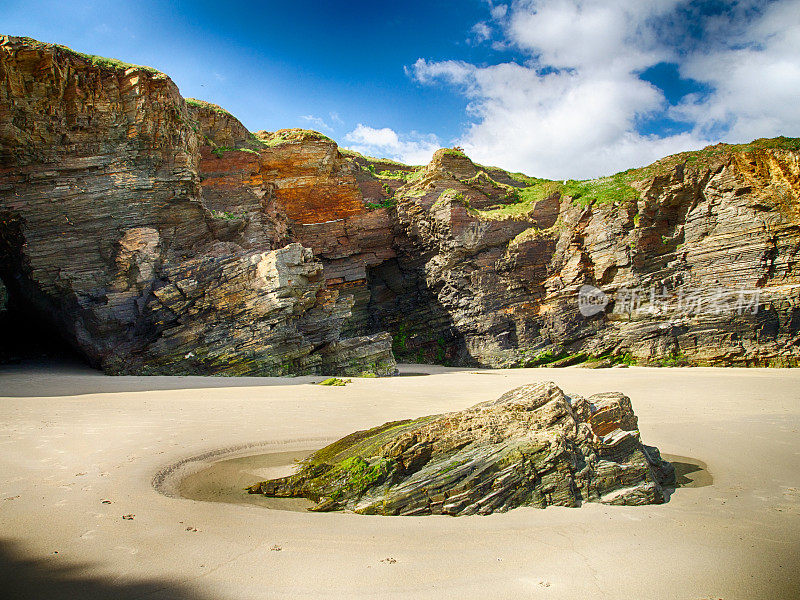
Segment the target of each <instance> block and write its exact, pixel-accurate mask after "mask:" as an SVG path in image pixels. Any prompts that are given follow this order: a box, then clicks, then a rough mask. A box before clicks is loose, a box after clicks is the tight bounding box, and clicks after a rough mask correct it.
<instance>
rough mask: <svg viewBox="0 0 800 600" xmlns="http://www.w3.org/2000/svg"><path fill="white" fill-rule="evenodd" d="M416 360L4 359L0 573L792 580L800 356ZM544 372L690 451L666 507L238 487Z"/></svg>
mask: <svg viewBox="0 0 800 600" xmlns="http://www.w3.org/2000/svg"><path fill="white" fill-rule="evenodd" d="M404 370H405V371H407V372H413V373H419V372H422V371H425V372H430V373H433V374H431V375H428V376H416V377H401V378H393V379H354V380H353V383H352V384H350V385H348V386H346V387H338V388H325V387H321V386H314V385H310V383H311V382H313V381H319V380H320V378H296V379H290V380H280V379H267V378H240V379H227V378H226V379H204V378H197V377H190V378H177V377H175V378H172V377H155V378H137V377H115V378H112V377H104V376H102V375H100V374H98V373H95V372H93V371H90V370H88V369H85V368H83V367H80V366H75V365H48V364H41V365H22V366H15V367H4V368H2V369H0V589H3V590H6V591H10V597H14V598H17V597H19V598H41V597H48V598H49V599H60V598H74V597H82V598H109V597H114V598H116V599H128V598H130V599H132V598H143V597H144V598H172V599H176V598H177V599H187V600H188V599H190V598H191V599H197V600H201V599H206V598H208V599H211V598H223V599H227V598H451V597H459V598H486V597H493V598H611V597H619V598H636V599H639V600H644V599H649V598H686V599H692V600H699V599H701V598H723V599H725V600H730V599H733V598H770V599H777V598H787V599H788V598H797V597H798V596H800V593H799V592H798V590H800V573H798V566H800V560H799V559H800V468H798V459H799V458H800V437H799V436H798V432H799V431H800V373H798V372H797V371H792V370H777V369H773V370H768V369H750V370H740V369H729V370H721V369H643V368H632V369H612V370H604V371H592V370H584V369H561V370H550V369H531V370H513V371H494V372H492V371H475V370H459V369H447V368H440V367H433V368H427V367H421V366H419V365H409V366H408V367H405V368H404ZM486 373H491V374H492V376H484V375H485V374H486ZM541 379H549V380H552V381H555V382H556V383H557V384H559V385H561V386H562V387H563V388H564V389H565V390H567V391H572V392H576V393H582V394H591V393H594V392H599V391H607V390H620V391H622V392H625V393H627V394H628V395H630V396H631V398H632V399H633V404H634V408H635V410H636V412H637V414H638V415H639V421H640V427H641V430H642V435H643V439H644V441H645V442H646V443H649V444H653V445H656V446H658V447H659V448H660V449H661V450H662V452H663V453H664V454H667V455H670V458H671V459H672V460H673V461H675V462H676V463H678V464H679V468H678V471H679V475H680V478H681V480H685V481H683V485H682V487H679V488H678V489H676V490H675V491H674V493H672V495H671V498H670V501H669V502H668V503H667V504H664V505H661V506H646V507H609V506H602V505H596V504H587V505H585V506H584V507H582V508H580V509H567V508H559V507H551V508H548V509H546V510H537V509H529V508H520V509H516V510H513V511H510V512H508V513H505V514H495V515H490V516H488V517H479V516H475V517H460V518H450V517H422V518H415V517H408V518H401V517H364V516H360V515H353V514H341V513H309V512H305V511H302V510H274V509H271V508H267V507H265V506H264V505H263V504H262V505H257V504H250V503H249V499H247V500H242V501H241V502H240V498H237V497H235V493H234V496H233V497H232V496H227V494H231V493H232V492H231V490H232V489H234V487H235V486H238V485H240V484H241V483H244V485H248V484H249V483H252V482H250V481H245V480H248V479H249V478H250V477H251V476H257V479H259V478H261V476H262V475H264V476H265V477H268V476H276V475H279V474H281V471H280V469H286V468H290V467H291V463H292V462H293V461H294V459H295V458H297V457H300V456H302V454H303V453H304V452H308V451H310V450H313V449H314V448H318V447H321V446H324V445H325V444H327V443H328V442H330V441H332V440H334V439H336V438H338V437H341V436H342V435H345V434H347V433H350V432H351V431H353V430H356V429H364V428H366V427H370V426H373V425H376V424H379V423H382V422H385V421H388V420H393V419H401V418H412V417H417V416H421V415H423V414H430V413H434V412H444V411H448V410H458V409H461V408H464V407H466V406H469V405H471V404H474V403H475V402H478V401H481V400H486V399H490V398H494V397H496V396H498V395H499V394H501V393H503V392H505V391H507V390H509V389H511V388H513V387H516V386H518V385H521V384H524V383H528V382H531V381H536V380H541ZM192 477H194V479H192ZM154 483H155V484H156V486H155V487H154ZM244 485H242V487H244ZM214 486H216V487H214ZM231 486H234V487H231ZM156 487H158V488H159V489H158V490H157V489H156ZM159 490H160V491H159ZM182 495H183V496H184V497H182ZM185 496H190V497H193V498H197V499H189V498H186V497H185ZM200 498H202V499H200ZM208 500H215V501H208ZM219 500H221V501H219ZM254 501H257V502H258V501H264V502H269V500H267V499H259V498H255V500H254ZM279 502H281V501H279ZM298 502H302V501H298ZM280 508H291V507H287V506H281V507H280ZM294 508H302V507H301V506H296V507H294ZM123 516H126V517H131V518H123Z"/></svg>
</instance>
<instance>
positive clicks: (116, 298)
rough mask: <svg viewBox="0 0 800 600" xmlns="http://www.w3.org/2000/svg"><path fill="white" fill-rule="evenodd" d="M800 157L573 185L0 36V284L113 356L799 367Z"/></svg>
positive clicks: (318, 367)
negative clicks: (207, 98)
mask: <svg viewBox="0 0 800 600" xmlns="http://www.w3.org/2000/svg"><path fill="white" fill-rule="evenodd" d="M799 151H800V141H798V140H795V139H788V138H776V139H773V140H756V141H755V142H753V143H751V144H744V145H738V146H726V145H718V146H712V147H709V148H706V149H703V150H700V151H697V152H689V153H683V154H679V155H675V156H671V157H667V158H665V159H663V160H661V161H658V162H657V163H655V164H653V165H650V166H648V167H644V168H641V169H634V170H630V171H626V172H624V173H619V174H617V175H614V176H611V177H606V178H601V179H597V180H589V181H563V182H562V181H549V180H544V179H538V178H535V177H529V176H526V175H523V174H521V173H509V172H507V171H504V170H502V169H499V168H495V167H488V166H483V165H478V164H475V163H474V162H473V161H471V160H470V159H469V158H468V157H467V156H466V155H465V154H464V153H463V151H461V150H460V149H456V148H453V149H442V150H439V151H438V152H437V153H436V154H435V155H434V156H433V159H432V161H431V162H430V163H429V164H428V165H425V166H409V165H403V164H401V163H397V162H394V161H390V160H387V159H374V158H370V157H365V156H362V155H360V154H358V153H355V152H352V151H347V150H343V149H340V148H339V147H338V145H337V144H336V142H334V141H333V140H331V139H330V138H328V137H326V136H324V135H322V134H320V133H317V132H312V131H307V130H300V129H288V130H280V131H276V132H266V131H260V132H256V133H251V132H249V131H248V130H247V128H246V127H244V125H242V123H241V122H239V121H238V120H237V119H236V118H235V117H234V116H233V115H231V114H230V113H228V112H227V111H225V110H224V109H222V108H220V107H218V106H216V105H213V104H210V103H207V102H203V101H199V100H193V99H188V100H185V99H183V98H182V97H181V95H180V93H179V92H178V89H177V87H176V86H175V85H174V84H173V83H172V81H171V80H170V79H169V78H168V77H167V76H166V75H164V74H162V73H158V72H157V71H154V70H152V69H149V68H147V67H139V66H136V65H128V64H125V63H121V62H119V61H114V60H109V59H103V58H100V57H93V56H87V55H81V54H79V53H76V52H73V51H71V50H69V49H67V48H63V47H59V46H53V45H49V44H42V43H40V42H36V41H34V40H30V39H27V38H12V37H2V38H0V279H1V280H2V281H3V284H4V286H5V287H6V288H7V289H8V306H9V310H10V311H16V312H17V313H19V314H20V315H23V317H21V318H25V319H38V320H41V321H43V322H45V323H47V325H48V327H51V328H52V329H53V331H54V332H57V333H58V335H60V336H62V337H64V338H65V339H67V340H68V341H69V342H70V343H71V344H72V345H73V346H74V347H76V348H77V349H78V350H79V351H80V352H81V353H82V354H83V355H84V356H85V357H87V358H88V359H89V360H90V361H91V362H92V363H93V364H96V365H98V366H101V367H103V368H105V369H106V370H108V371H112V372H192V373H237V374H279V373H286V374H290V373H306V372H326V373H328V372H330V373H333V372H342V371H341V370H342V369H344V371H345V372H346V374H357V373H360V372H362V371H374V372H379V373H389V372H391V371H392V370H393V368H394V357H393V353H394V355H397V356H399V357H401V358H402V359H403V360H405V361H412V362H436V363H441V364H451V365H489V366H535V365H542V364H551V365H556V366H558V365H570V364H578V363H580V364H584V365H588V366H611V365H615V364H632V363H639V364H701V365H794V364H796V363H797V361H798V356H800V347H799V346H798V343H799V342H800V337H799V336H800V333H799V332H800V291H799V290H800V278H799V276H798V253H799V252H800V199H799V198H798V195H800V153H799ZM292 244H299V245H300V246H301V247H302V249H296V248H295V249H291V248H289V247H290V245H292ZM292 248H294V247H293V246H292ZM307 250H310V253H309V252H307ZM270 253H275V254H270ZM266 264H270V265H273V266H274V269H277V270H278V271H280V272H279V273H278V274H277V275H275V274H273V275H270V276H266V275H265V272H266V271H267V270H269V269H266V267H263V265H266ZM272 268H273V267H270V269H272ZM586 286H588V287H586ZM582 288H583V289H584V293H583V294H581V293H580V291H581V289H582ZM270 298H272V299H273V300H270ZM275 298H280V301H279V302H275V301H274V299H275ZM587 298H588V299H590V300H592V301H593V303H594V304H592V305H587ZM390 346H391V347H390ZM337 356H340V357H341V358H336V357H337Z"/></svg>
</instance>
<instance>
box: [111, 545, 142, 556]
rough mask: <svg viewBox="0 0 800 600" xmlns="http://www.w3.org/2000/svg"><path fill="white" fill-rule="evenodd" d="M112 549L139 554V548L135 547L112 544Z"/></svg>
mask: <svg viewBox="0 0 800 600" xmlns="http://www.w3.org/2000/svg"><path fill="white" fill-rule="evenodd" d="M114 550H120V551H122V552H127V553H128V554H139V550H138V549H137V548H131V547H130V546H114Z"/></svg>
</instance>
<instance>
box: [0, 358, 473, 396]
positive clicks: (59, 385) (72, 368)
mask: <svg viewBox="0 0 800 600" xmlns="http://www.w3.org/2000/svg"><path fill="white" fill-rule="evenodd" d="M399 370H400V372H399V373H398V375H399V376H400V377H418V376H424V375H432V374H434V373H439V372H456V371H460V370H462V369H459V368H445V367H437V366H433V365H399ZM327 377H328V376H327V375H303V376H298V377H213V376H191V375H190V376H162V375H148V376H136V375H113V376H112V375H106V374H104V373H103V372H102V371H99V370H97V369H93V368H92V367H90V366H88V365H87V364H85V363H82V362H78V361H77V360H70V359H50V358H47V359H38V360H25V361H20V362H17V363H7V364H3V365H0V396H4V397H7V398H32V397H54V396H81V395H84V394H113V393H118V392H151V391H161V390H195V389H212V388H234V387H235V388H243V387H268V386H276V385H282V386H285V385H308V384H314V383H319V382H320V381H322V380H324V379H327Z"/></svg>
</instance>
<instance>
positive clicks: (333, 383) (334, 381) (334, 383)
mask: <svg viewBox="0 0 800 600" xmlns="http://www.w3.org/2000/svg"><path fill="white" fill-rule="evenodd" d="M348 383H352V380H350V379H339V378H338V377H330V378H328V379H326V380H324V381H320V382H319V383H318V384H317V385H330V386H341V385H347V384H348Z"/></svg>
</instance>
